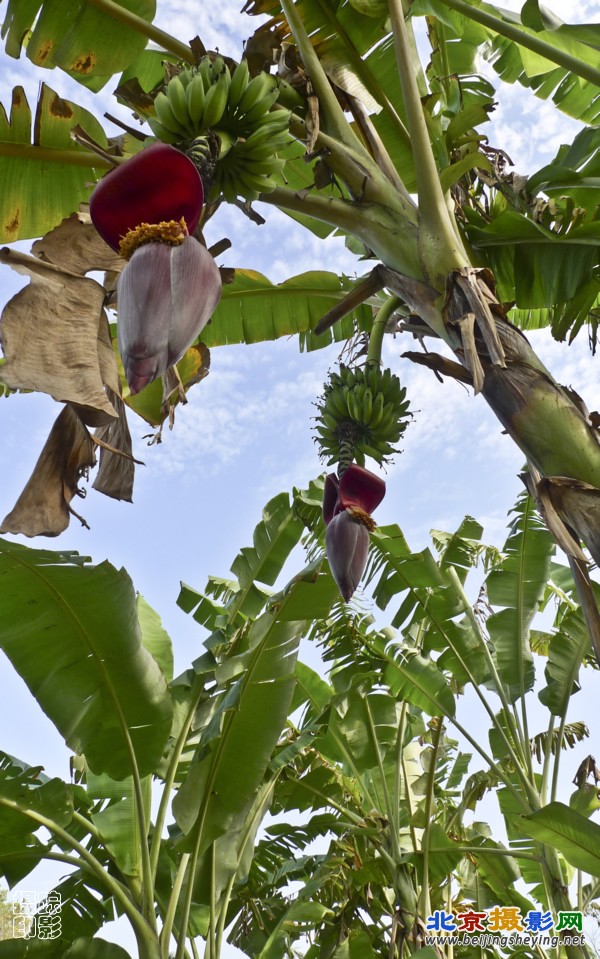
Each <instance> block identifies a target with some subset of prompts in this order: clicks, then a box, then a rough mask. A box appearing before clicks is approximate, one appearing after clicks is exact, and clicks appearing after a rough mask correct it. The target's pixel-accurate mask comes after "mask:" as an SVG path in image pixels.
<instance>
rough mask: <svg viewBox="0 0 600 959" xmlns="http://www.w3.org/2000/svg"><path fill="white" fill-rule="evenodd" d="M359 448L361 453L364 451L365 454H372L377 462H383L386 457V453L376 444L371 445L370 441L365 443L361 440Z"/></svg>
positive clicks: (372, 457)
mask: <svg viewBox="0 0 600 959" xmlns="http://www.w3.org/2000/svg"><path fill="white" fill-rule="evenodd" d="M358 449H359V450H360V452H361V453H364V455H365V456H370V457H371V459H372V460H375V462H376V463H381V462H382V460H383V459H384V454H383V455H382V453H381V450H379V448H378V447H376V446H371V445H370V443H363V442H362V441H361V442H359V443H358Z"/></svg>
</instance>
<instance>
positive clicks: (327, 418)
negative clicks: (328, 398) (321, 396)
mask: <svg viewBox="0 0 600 959" xmlns="http://www.w3.org/2000/svg"><path fill="white" fill-rule="evenodd" d="M320 419H321V422H322V423H323V424H324V426H326V427H327V429H328V430H331V432H332V433H334V434H335V432H336V430H337V428H338V425H339V424H338V421H337V419H336V418H335V416H332V415H331V414H330V413H328V412H327V411H326V410H323V411H322V412H321V417H320Z"/></svg>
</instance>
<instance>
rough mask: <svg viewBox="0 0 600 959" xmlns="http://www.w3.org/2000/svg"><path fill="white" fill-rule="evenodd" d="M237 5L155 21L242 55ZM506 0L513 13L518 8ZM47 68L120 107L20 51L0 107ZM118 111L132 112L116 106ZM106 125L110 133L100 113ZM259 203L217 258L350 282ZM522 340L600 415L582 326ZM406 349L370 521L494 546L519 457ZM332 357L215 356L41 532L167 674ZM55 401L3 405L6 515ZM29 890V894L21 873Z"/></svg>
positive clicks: (517, 145)
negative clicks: (167, 637)
mask: <svg viewBox="0 0 600 959" xmlns="http://www.w3.org/2000/svg"><path fill="white" fill-rule="evenodd" d="M239 6H240V2H239V0H221V2H220V3H219V4H201V3H200V2H199V0H187V2H186V0H169V2H166V0H163V2H160V0H159V13H158V16H157V18H156V22H157V23H158V25H159V26H162V27H163V28H164V29H166V30H169V31H170V32H172V33H173V34H174V35H176V36H178V37H179V38H180V39H182V40H188V39H191V37H193V36H194V35H195V34H196V33H200V34H201V37H202V40H203V41H204V43H205V45H206V46H207V47H208V48H211V47H218V48H219V49H220V50H221V51H222V52H225V53H228V54H230V55H231V56H233V57H236V58H238V57H239V56H240V54H241V50H242V40H243V38H244V37H245V36H246V35H247V34H248V33H251V32H252V31H253V30H254V29H255V28H256V26H257V23H258V21H257V19H256V18H253V19H252V20H249V19H248V18H247V17H243V16H241V15H240V13H239ZM504 6H510V7H512V8H515V9H516V8H518V7H519V6H520V4H518V3H513V2H510V3H505V4H504ZM199 9H202V21H200V19H199V13H198V11H199ZM594 12H596V13H597V4H595V3H594V4H592V3H577V4H576V3H575V2H574V0H569V2H565V0H562V2H561V4H560V15H561V17H563V18H564V19H565V20H569V19H572V20H575V19H580V20H584V19H586V17H587V18H588V19H589V18H591V17H592V16H593V14H594ZM42 79H43V80H44V81H45V82H47V83H49V84H50V86H52V87H53V88H54V89H56V90H57V91H58V92H59V93H61V94H62V95H64V96H68V97H69V98H71V99H74V100H76V101H77V102H79V103H81V104H82V105H84V106H86V107H87V108H88V109H92V110H94V112H96V113H97V114H98V115H101V113H102V112H103V111H104V110H105V109H110V110H111V112H113V113H115V112H118V109H119V108H117V107H115V105H114V103H113V102H112V101H111V100H110V95H109V94H108V93H107V94H106V96H104V95H103V97H102V98H101V100H100V98H99V102H100V103H101V105H100V106H99V105H98V103H97V102H96V98H94V97H92V96H91V95H90V94H88V93H86V91H84V90H81V89H80V88H79V87H78V86H77V85H76V84H74V83H71V82H70V81H69V80H68V78H66V77H64V76H62V75H61V74H58V73H57V72H56V71H55V72H54V73H53V74H51V75H49V74H48V73H47V72H41V71H35V70H33V69H32V68H31V65H30V64H29V62H28V61H26V60H24V59H21V60H20V61H13V60H10V59H9V58H7V57H6V55H5V54H4V53H0V99H1V100H2V102H4V103H7V102H8V101H9V99H10V92H9V91H10V89H11V88H12V87H13V86H14V85H16V84H17V83H20V84H22V85H24V86H25V88H26V90H27V92H28V95H29V97H30V101H31V102H32V103H33V102H35V97H36V95H37V88H38V84H39V82H40V80H42ZM108 89H110V85H109V88H108ZM498 99H499V101H500V102H499V106H498V109H497V111H496V113H495V116H494V120H493V123H492V124H491V125H490V126H488V128H487V131H486V132H488V135H489V137H490V141H491V142H492V143H493V144H494V145H497V146H501V147H502V148H503V149H505V150H506V151H507V152H508V153H509V155H511V156H512V158H513V160H514V161H515V164H516V169H517V170H518V172H520V173H528V172H532V171H533V170H534V169H537V168H539V167H541V166H542V165H543V164H544V163H546V162H548V161H549V160H550V159H551V158H552V157H553V156H554V154H555V152H556V149H557V147H558V145H559V144H560V143H561V142H565V141H566V140H568V139H570V138H571V137H572V135H573V131H574V129H576V127H575V125H574V124H572V123H570V122H569V121H568V120H567V119H566V118H564V117H562V116H561V115H560V114H558V113H557V112H556V111H555V110H554V109H553V108H552V107H551V106H549V105H548V104H546V103H541V102H540V101H539V100H535V99H534V98H533V97H530V96H528V95H527V94H526V93H525V92H524V91H522V90H521V89H520V88H503V89H502V90H501V91H500V94H499V97H498ZM120 115H121V116H123V117H126V116H127V114H126V113H125V112H124V111H122V110H121V111H120ZM107 130H108V131H109V132H114V133H116V132H117V130H116V129H112V130H111V128H110V125H108V124H107ZM259 208H260V210H261V213H263V215H265V216H266V217H267V223H266V225H265V226H262V227H257V226H255V225H254V224H252V223H250V222H249V221H248V220H247V219H246V218H245V217H243V216H242V215H241V214H240V213H239V212H238V211H236V210H233V209H231V208H223V209H222V210H221V211H219V213H218V215H217V217H215V220H214V221H213V224H212V226H211V229H210V230H209V240H210V241H214V240H216V239H219V238H220V237H221V236H228V237H230V239H231V240H232V242H233V248H232V250H231V251H229V253H228V254H227V255H226V256H224V257H222V258H221V260H220V262H222V263H228V264H231V265H236V266H239V267H246V268H252V269H257V270H260V271H261V272H263V273H265V274H266V275H267V276H268V277H269V278H270V279H271V280H274V281H280V280H283V279H285V278H286V277H287V276H289V275H292V274H297V273H300V272H303V271H304V270H309V269H319V268H321V267H323V265H325V266H326V268H327V269H330V270H332V271H334V272H345V273H347V274H349V275H354V274H355V273H358V274H360V273H362V272H364V264H361V263H359V262H358V261H357V260H356V259H355V258H354V257H353V256H352V255H351V254H349V253H348V251H346V249H345V248H344V245H343V242H342V241H340V240H339V239H331V240H327V241H319V240H317V239H316V238H314V237H313V236H312V235H311V234H308V233H306V232H304V231H302V229H301V228H299V227H297V226H296V225H295V224H293V223H292V221H291V220H289V219H288V218H287V217H285V216H284V215H283V214H281V213H278V212H277V211H271V210H270V209H267V208H265V207H264V206H263V207H262V208H261V207H259ZM27 246H28V244H23V245H22V247H23V248H27ZM21 285H23V281H22V280H21V278H19V277H17V276H16V275H15V274H13V273H11V271H10V270H9V269H8V268H7V267H2V268H1V269H0V305H3V304H4V303H6V302H7V300H8V299H9V298H10V296H12V295H13V294H14V292H15V291H16V290H17V289H18V288H19V287H20V286H21ZM531 339H532V342H533V343H534V346H535V347H536V349H538V351H539V353H540V355H541V358H542V360H543V361H544V363H545V364H546V365H547V366H548V367H549V368H550V369H551V370H552V371H553V373H554V374H555V376H556V377H557V379H559V380H560V381H561V382H563V383H566V384H567V385H573V386H576V388H577V390H578V392H579V393H581V395H582V396H583V397H584V398H585V399H586V401H587V404H588V406H589V408H590V409H598V408H600V385H599V382H598V375H597V359H595V358H593V357H591V355H590V353H589V349H588V346H587V342H586V339H585V334H584V335H582V336H580V338H579V339H578V340H576V341H575V343H574V344H573V345H572V346H571V347H567V346H565V345H563V344H557V343H554V342H553V341H551V340H550V338H549V336H548V335H547V334H545V333H543V332H542V333H538V334H534V335H532V337H531ZM413 348H414V345H413V341H412V339H410V338H409V337H405V338H403V339H400V338H399V339H392V338H387V341H386V343H385V359H386V360H387V361H388V362H389V364H390V365H391V366H392V367H393V368H394V369H395V370H396V371H397V372H398V373H399V375H400V377H401V379H402V381H403V382H404V383H405V385H406V386H407V387H408V392H409V396H410V397H411V400H412V407H413V411H414V412H415V421H414V423H413V424H412V425H411V426H410V427H409V429H408V431H407V433H406V435H405V438H404V441H403V446H404V452H403V454H402V455H401V456H400V457H399V458H398V459H397V461H396V463H395V464H394V465H393V466H392V467H391V468H390V469H389V470H388V473H387V477H386V479H387V483H388V492H387V496H386V498H385V500H384V502H383V504H382V505H381V507H380V508H379V509H378V511H377V516H376V518H377V520H378V522H380V523H382V524H384V523H387V522H397V523H399V524H400V525H401V526H402V528H403V529H404V531H405V533H406V535H407V538H408V540H409V542H410V543H411V545H413V546H414V547H423V546H425V545H426V544H427V542H428V539H429V530H430V529H432V528H437V529H444V530H452V529H454V528H455V527H456V526H457V525H458V524H459V523H460V521H461V519H462V517H463V516H464V515H465V514H466V513H470V514H472V515H474V516H475V517H476V518H477V519H478V520H479V521H480V522H482V523H483V524H484V526H485V530H486V532H485V534H484V535H485V536H486V537H487V539H488V540H490V541H493V542H495V543H497V544H500V543H501V542H502V540H503V538H504V530H505V521H506V514H507V512H508V510H509V509H510V507H511V505H512V504H513V502H514V500H515V498H516V496H517V495H518V494H519V493H520V492H521V489H522V487H521V483H520V481H519V480H518V479H517V475H516V474H517V473H518V472H519V470H520V469H521V466H522V459H523V458H522V455H521V453H520V452H519V450H518V449H516V448H515V447H514V445H513V444H512V442H511V441H510V440H509V439H508V438H507V437H506V436H504V435H502V433H501V429H500V426H499V424H498V423H497V421H496V420H495V418H494V417H493V416H492V414H491V413H490V412H489V411H488V410H487V408H486V406H485V404H484V401H483V399H482V398H480V397H476V398H474V397H473V396H472V394H471V393H470V392H469V391H467V390H466V389H465V388H464V387H462V386H460V385H457V384H455V383H452V382H445V383H444V384H439V383H438V382H437V380H436V379H435V377H434V376H433V374H431V373H429V372H428V371H426V370H424V369H422V368H419V367H415V366H412V365H411V364H410V363H408V362H407V361H405V360H400V359H399V356H400V354H401V353H402V352H403V351H404V350H407V349H413ZM336 358H337V349H335V348H333V349H331V348H328V349H325V350H322V351H319V352H317V353H313V354H308V355H306V354H304V355H301V354H299V352H298V347H297V344H296V343H295V342H294V341H279V342H277V343H270V344H265V345H259V346H253V347H228V348H221V349H215V350H214V351H213V353H212V363H211V372H210V375H209V377H208V378H207V379H206V380H205V381H203V383H202V384H200V385H199V386H197V387H195V388H194V389H193V390H192V391H191V393H190V402H189V404H188V406H187V407H185V408H182V409H179V410H178V413H177V418H176V423H175V429H174V430H173V432H169V431H168V430H165V431H164V437H163V442H162V444H161V445H160V446H156V445H155V446H151V447H148V446H147V443H146V440H145V439H144V438H143V437H144V434H145V433H147V432H148V428H147V426H146V425H145V424H144V423H142V422H141V421H140V420H136V419H135V418H134V417H133V416H131V417H130V425H131V428H132V432H133V434H134V444H135V454H136V456H137V457H138V458H140V459H143V460H144V461H145V463H146V466H145V467H141V468H139V469H138V472H137V478H136V487H135V490H134V503H133V505H131V504H123V503H117V502H115V501H113V500H110V499H107V498H105V497H103V496H102V495H100V494H98V493H96V492H94V491H93V490H92V489H91V488H90V490H89V494H88V497H87V499H86V500H85V501H78V503H77V504H75V505H76V508H77V509H78V511H81V512H82V513H83V514H84V515H85V517H86V519H87V521H88V523H89V524H90V526H91V530H89V531H88V530H84V529H82V528H80V527H79V525H78V523H77V521H76V520H73V521H72V523H71V526H70V528H69V530H68V531H67V532H66V533H65V534H63V536H62V537H61V538H60V540H58V541H56V542H55V543H52V542H49V541H43V542H41V543H40V545H44V546H50V547H52V546H56V548H61V549H76V550H79V551H80V552H81V553H84V554H86V555H90V556H92V557H93V559H94V561H97V562H100V561H102V560H103V559H105V558H107V559H109V560H110V561H111V562H112V563H113V564H114V565H115V566H117V567H120V566H124V567H125V568H126V569H127V570H128V571H129V573H130V574H131V576H132V578H133V581H134V583H135V584H136V587H137V588H138V589H139V590H140V591H141V592H142V593H143V594H144V596H145V597H146V599H147V600H148V601H149V602H150V603H151V604H152V605H153V606H154V607H155V608H156V609H157V610H158V611H159V612H160V614H161V616H162V617H163V621H164V623H165V625H166V626H167V628H168V630H169V632H170V634H171V636H172V638H173V642H174V648H175V660H176V671H181V670H182V669H184V668H185V667H186V666H187V665H188V663H189V662H190V660H191V659H192V658H194V657H195V656H197V655H198V654H199V652H200V646H201V640H202V635H201V631H200V630H199V628H198V627H197V626H196V625H195V624H194V623H193V622H192V621H191V620H190V619H189V617H186V616H185V615H184V614H183V613H181V612H180V611H179V610H178V609H177V608H176V607H175V600H176V598H177V594H178V591H179V583H180V581H181V580H184V581H186V582H188V583H190V584H191V585H193V586H195V587H198V588H201V587H202V586H203V584H204V582H205V579H206V576H207V575H208V574H209V573H213V574H216V575H222V576H226V575H227V574H228V571H229V566H230V563H231V561H232V559H233V558H234V556H235V555H236V552H237V551H238V549H239V548H240V547H241V546H243V545H245V544H247V543H248V542H250V541H251V535H252V530H253V528H254V526H255V525H256V523H257V522H258V520H259V518H260V511H261V509H262V507H263V505H264V504H265V503H266V502H267V500H268V499H269V498H270V497H271V496H273V495H275V494H276V493H279V492H280V491H282V490H288V489H291V487H292V485H296V486H302V485H305V484H307V483H308V482H309V480H310V479H311V478H312V477H314V476H316V475H317V474H318V473H319V472H321V469H322V467H321V465H320V464H319V461H318V459H317V455H316V449H315V446H314V443H313V441H312V437H311V431H310V426H311V420H310V418H311V416H313V415H314V412H315V410H314V406H313V403H314V400H315V398H316V396H317V395H318V394H319V392H320V390H321V387H322V384H323V381H324V379H325V377H326V375H327V371H328V369H330V368H331V367H332V366H333V365H334V364H335V361H336ZM58 412H59V408H58V406H57V405H56V404H55V403H53V401H51V400H50V399H48V398H47V397H43V396H38V395H27V396H14V397H11V398H10V399H8V400H3V401H2V402H0V435H1V436H2V446H3V483H2V491H1V495H0V513H1V514H2V516H3V515H5V514H6V513H7V512H8V511H9V509H10V508H12V505H13V504H14V501H15V499H16V497H17V496H18V494H19V492H20V490H21V489H22V487H23V485H24V483H25V482H26V480H27V478H28V477H29V475H30V472H31V470H32V468H33V465H34V463H35V461H36V459H37V457H38V455H39V452H40V450H41V448H42V446H43V443H44V442H45V439H46V437H47V434H48V431H49V429H50V426H51V424H52V422H53V421H54V419H55V417H56V416H57V415H58ZM2 669H3V675H4V681H3V696H2V697H1V700H0V725H1V726H2V729H3V731H4V732H3V740H2V742H1V743H0V746H2V748H3V749H6V750H7V751H8V752H10V753H13V754H15V755H17V756H20V757H21V758H23V759H25V760H26V761H28V762H30V763H34V764H35V763H37V762H43V763H44V764H45V766H46V770H47V772H48V773H49V774H51V775H60V776H63V777H66V776H67V775H68V754H67V752H66V750H65V749H64V747H63V746H62V743H61V741H60V739H59V737H58V735H57V734H56V732H55V731H54V730H53V728H52V727H51V726H50V724H49V723H48V722H47V721H46V720H45V717H44V716H43V715H42V714H41V712H40V711H39V709H38V708H37V706H36V704H35V703H34V702H32V701H31V699H30V697H29V695H28V693H27V691H26V690H25V689H24V687H23V686H22V684H21V682H20V680H19V679H18V677H16V676H15V675H14V673H12V670H11V667H10V666H9V664H8V663H6V661H3V662H2ZM596 678H597V677H592V679H596ZM588 685H589V684H588ZM596 696H597V694H596ZM577 698H578V699H580V702H579V703H577V704H576V707H577V708H575V706H574V709H573V716H572V718H573V719H580V718H581V719H585V720H586V721H587V722H588V725H590V728H591V730H592V735H593V732H594V725H595V727H596V729H597V722H595V723H594V718H595V715H596V714H597V710H595V709H594V698H595V697H594V693H593V691H591V690H584V691H583V692H582V693H581V694H580V696H579V697H577ZM15 717H18V719H17V721H16V722H15ZM587 751H589V749H588V747H587V746H586V744H585V743H583V744H582V746H581V749H580V751H579V752H577V753H576V754H575V753H574V754H573V767H574V768H575V767H576V765H577V763H578V762H579V761H580V760H581V758H583V756H585V755H586V752H587ZM580 754H581V755H580ZM577 757H578V758H577ZM570 761H571V760H570V759H569V762H570ZM565 768H566V766H565ZM569 768H570V766H569ZM48 875H49V874H48V873H42V874H41V875H40V877H39V878H37V879H36V880H35V881H36V882H39V883H43V882H47V881H49V882H50V883H51V882H52V879H50V880H48V879H47V876H48ZM26 888H33V886H32V880H31V879H30V880H27V883H26ZM102 934H103V935H105V936H106V938H113V937H114V938H115V940H116V941H122V942H123V944H124V945H126V944H127V943H130V941H131V940H130V939H129V938H128V937H127V936H126V935H125V934H124V933H123V932H122V930H121V928H118V929H117V930H115V931H114V933H113V934H110V933H108V932H106V931H104V932H103V933H102ZM234 954H235V953H234V951H231V953H228V954H226V955H227V956H229V955H231V956H233V955H234Z"/></svg>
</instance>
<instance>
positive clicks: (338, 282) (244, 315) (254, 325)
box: [202, 270, 373, 351]
mask: <svg viewBox="0 0 600 959" xmlns="http://www.w3.org/2000/svg"><path fill="white" fill-rule="evenodd" d="M354 285H355V281H353V280H351V279H350V278H349V277H346V276H338V274H337V273H327V272H325V271H324V270H323V271H317V270H312V271H310V272H308V273H300V274H299V275H298V276H292V277H290V278H289V280H285V281H284V282H283V283H277V284H274V283H271V281H270V280H268V279H267V277H266V276H263V274H262V273H257V272H255V271H254V270H236V271H235V279H234V281H233V283H231V284H228V285H227V286H224V287H223V295H222V297H221V302H220V303H219V305H218V307H217V309H216V310H215V312H214V313H213V316H212V319H211V321H210V324H209V325H208V326H207V327H206V329H205V330H204V332H203V333H202V341H203V342H204V343H205V344H206V346H208V347H209V348H210V347H213V346H224V345H226V344H229V343H261V342H263V341H264V340H276V339H278V338H279V337H281V336H293V335H296V334H297V335H299V340H300V348H301V349H304V350H307V351H310V350H318V349H321V348H322V347H324V346H329V344H330V343H331V342H332V341H335V342H341V341H344V340H346V339H347V338H348V337H349V336H351V335H352V333H353V332H354V331H355V330H356V328H357V327H358V328H359V329H360V330H368V329H370V327H371V324H372V322H373V311H372V308H371V307H370V306H368V305H366V304H363V305H362V306H359V307H358V309H356V310H353V311H352V313H350V314H348V316H345V317H344V318H343V319H342V320H338V322H337V323H335V324H334V326H333V327H332V328H331V329H330V330H328V331H327V332H325V333H323V334H322V335H321V336H315V334H314V333H313V332H312V331H313V329H314V327H315V325H316V323H317V322H318V321H319V320H320V319H321V317H322V316H324V315H325V314H326V313H327V312H329V310H331V309H332V308H333V307H334V306H336V304H337V303H339V302H340V300H341V299H343V297H345V296H347V294H348V293H349V292H350V290H352V288H353V287H354Z"/></svg>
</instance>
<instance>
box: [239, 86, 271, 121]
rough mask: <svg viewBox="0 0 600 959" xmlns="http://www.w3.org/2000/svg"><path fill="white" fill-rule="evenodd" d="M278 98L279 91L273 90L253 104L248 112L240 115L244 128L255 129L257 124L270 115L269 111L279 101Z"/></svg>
mask: <svg viewBox="0 0 600 959" xmlns="http://www.w3.org/2000/svg"><path fill="white" fill-rule="evenodd" d="M277 96H278V91H277V90H271V91H270V92H269V93H265V95H264V97H261V98H260V100H257V101H256V102H255V103H253V104H252V106H251V107H249V109H248V110H245V111H244V112H243V113H242V114H241V115H240V118H239V122H240V123H243V124H244V126H248V127H253V126H254V125H255V123H258V122H259V121H260V120H261V119H262V118H263V117H265V116H266V115H267V114H268V112H269V110H270V109H271V107H272V106H273V104H274V103H275V101H276V100H277Z"/></svg>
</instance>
